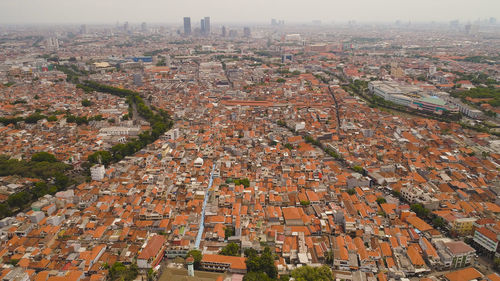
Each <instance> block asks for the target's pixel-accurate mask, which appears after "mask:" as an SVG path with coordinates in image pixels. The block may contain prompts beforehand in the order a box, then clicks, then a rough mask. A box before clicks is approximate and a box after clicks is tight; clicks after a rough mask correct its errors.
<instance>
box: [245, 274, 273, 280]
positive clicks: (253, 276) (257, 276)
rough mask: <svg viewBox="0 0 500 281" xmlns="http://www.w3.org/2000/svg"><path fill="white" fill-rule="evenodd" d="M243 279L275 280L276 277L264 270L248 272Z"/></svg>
mask: <svg viewBox="0 0 500 281" xmlns="http://www.w3.org/2000/svg"><path fill="white" fill-rule="evenodd" d="M243 281H274V279H273V278H271V277H269V276H267V274H265V273H264V272H248V273H247V274H245V276H244V277H243Z"/></svg>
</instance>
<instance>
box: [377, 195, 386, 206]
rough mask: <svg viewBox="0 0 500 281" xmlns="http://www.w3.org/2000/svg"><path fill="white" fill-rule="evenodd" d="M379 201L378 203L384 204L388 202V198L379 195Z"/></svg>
mask: <svg viewBox="0 0 500 281" xmlns="http://www.w3.org/2000/svg"><path fill="white" fill-rule="evenodd" d="M377 203H378V204H384V203H387V200H385V198H384V197H379V198H377Z"/></svg>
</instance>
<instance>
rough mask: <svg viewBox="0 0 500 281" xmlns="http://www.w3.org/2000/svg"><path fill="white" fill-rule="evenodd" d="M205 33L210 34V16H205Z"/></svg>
mask: <svg viewBox="0 0 500 281" xmlns="http://www.w3.org/2000/svg"><path fill="white" fill-rule="evenodd" d="M205 34H206V35H210V17H205Z"/></svg>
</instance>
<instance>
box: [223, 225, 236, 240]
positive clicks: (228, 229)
mask: <svg viewBox="0 0 500 281" xmlns="http://www.w3.org/2000/svg"><path fill="white" fill-rule="evenodd" d="M233 235H234V228H233V227H232V226H227V227H226V228H224V236H225V237H226V239H227V238H228V237H231V236H233Z"/></svg>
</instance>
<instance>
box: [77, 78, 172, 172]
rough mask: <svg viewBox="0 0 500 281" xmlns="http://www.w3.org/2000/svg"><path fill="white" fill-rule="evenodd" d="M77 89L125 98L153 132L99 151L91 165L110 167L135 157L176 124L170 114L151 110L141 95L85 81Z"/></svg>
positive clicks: (90, 161) (90, 159) (161, 110)
mask: <svg viewBox="0 0 500 281" xmlns="http://www.w3.org/2000/svg"><path fill="white" fill-rule="evenodd" d="M77 87H78V88H81V89H83V90H84V91H86V92H92V91H98V92H104V93H108V94H112V95H116V96H119V97H123V98H125V99H126V102H127V103H128V104H129V109H130V108H132V107H133V106H135V107H136V109H137V112H138V113H139V115H140V116H141V117H143V118H144V119H146V120H147V121H148V122H149V123H150V124H151V130H150V131H145V132H142V133H141V134H139V136H138V138H136V139H132V140H131V141H129V142H127V143H125V144H117V145H115V146H113V147H112V148H111V151H97V152H95V153H93V154H91V155H90V156H89V158H88V160H89V163H90V164H96V163H102V164H104V165H109V164H110V163H112V162H117V161H120V160H121V159H123V158H124V157H125V156H129V155H133V154H134V153H136V152H137V151H139V150H141V149H142V148H143V147H145V146H146V145H148V144H150V143H152V142H154V141H155V140H157V139H158V138H159V137H160V136H161V135H162V134H163V133H165V132H166V131H167V130H169V129H170V128H172V126H173V124H174V123H173V121H172V120H171V118H170V115H169V114H168V112H166V111H165V110H163V109H156V108H154V110H153V109H152V107H151V108H150V107H149V106H147V105H146V104H145V102H144V100H143V99H142V97H141V96H140V95H139V93H137V92H134V91H132V90H128V89H121V88H117V87H112V86H108V85H103V84H99V83H97V82H94V81H85V82H84V83H83V84H78V85H77ZM129 112H130V113H129V116H132V112H131V110H129Z"/></svg>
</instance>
